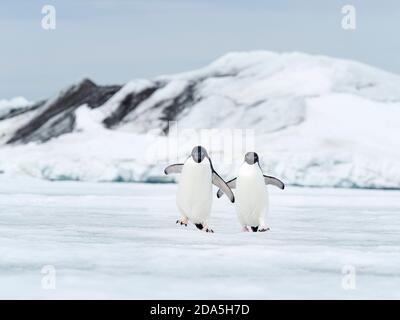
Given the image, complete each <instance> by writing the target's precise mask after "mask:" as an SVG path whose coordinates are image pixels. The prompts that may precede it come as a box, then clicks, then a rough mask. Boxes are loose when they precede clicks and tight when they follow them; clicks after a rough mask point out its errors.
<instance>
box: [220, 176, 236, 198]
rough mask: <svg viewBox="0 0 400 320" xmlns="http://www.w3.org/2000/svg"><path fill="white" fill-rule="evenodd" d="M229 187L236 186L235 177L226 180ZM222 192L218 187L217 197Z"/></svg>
mask: <svg viewBox="0 0 400 320" xmlns="http://www.w3.org/2000/svg"><path fill="white" fill-rule="evenodd" d="M226 184H227V185H228V187H229V188H231V189H235V188H236V178H233V179H231V180H229V181H227V182H226ZM223 194H224V192H223V191H222V190H221V189H218V192H217V198H221V197H222V195H223Z"/></svg>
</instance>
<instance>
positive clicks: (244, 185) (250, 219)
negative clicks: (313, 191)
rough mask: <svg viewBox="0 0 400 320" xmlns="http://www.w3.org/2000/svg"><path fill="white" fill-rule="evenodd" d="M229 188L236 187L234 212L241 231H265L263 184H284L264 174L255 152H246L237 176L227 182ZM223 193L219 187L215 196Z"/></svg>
mask: <svg viewBox="0 0 400 320" xmlns="http://www.w3.org/2000/svg"><path fill="white" fill-rule="evenodd" d="M227 184H228V187H229V188H231V189H234V188H236V203H235V207H236V213H237V215H238V218H239V222H240V224H241V225H242V227H243V229H242V231H245V232H246V231H250V230H249V227H250V228H251V230H252V231H253V232H257V231H259V232H265V231H267V230H269V228H268V227H267V226H266V224H265V220H264V218H265V215H266V213H267V211H268V191H267V188H265V185H269V184H271V185H273V186H275V187H278V188H280V189H282V190H283V189H285V185H284V183H283V182H282V181H280V180H279V179H277V178H274V177H271V176H266V175H264V174H263V172H262V169H261V167H260V162H259V158H258V155H257V153H255V152H248V153H246V155H245V157H244V162H243V164H242V165H241V166H240V168H239V171H238V176H237V177H236V178H234V179H232V180H230V181H228V182H227ZM223 193H224V190H223V189H219V190H218V192H217V197H218V198H220V197H221V196H222V194H223Z"/></svg>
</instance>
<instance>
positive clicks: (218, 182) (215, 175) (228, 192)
mask: <svg viewBox="0 0 400 320" xmlns="http://www.w3.org/2000/svg"><path fill="white" fill-rule="evenodd" d="M212 183H213V184H214V185H216V186H217V187H218V188H220V190H222V192H223V193H225V194H226V196H227V197H228V198H229V200H231V202H232V203H233V202H235V196H234V195H233V192H232V190H231V189H230V188H229V186H228V185H227V183H226V182H225V181H224V179H222V178H221V177H220V176H219V175H218V173H216V172H215V171H213V173H212Z"/></svg>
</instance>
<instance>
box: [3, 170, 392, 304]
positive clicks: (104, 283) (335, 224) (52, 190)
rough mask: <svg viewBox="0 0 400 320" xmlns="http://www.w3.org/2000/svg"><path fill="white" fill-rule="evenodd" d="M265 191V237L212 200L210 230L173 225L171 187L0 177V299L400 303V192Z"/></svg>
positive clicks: (221, 202)
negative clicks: (347, 278)
mask: <svg viewBox="0 0 400 320" xmlns="http://www.w3.org/2000/svg"><path fill="white" fill-rule="evenodd" d="M269 190H270V201H271V212H270V215H269V217H268V218H267V222H268V224H269V226H270V227H271V231H269V232H266V233H241V232H240V226H239V224H238V222H237V220H236V216H235V214H234V211H233V206H232V205H231V204H230V203H229V201H227V199H225V198H221V199H216V198H215V200H214V205H213V212H212V217H211V220H210V225H211V226H212V227H213V229H214V230H215V233H214V234H207V233H203V232H200V231H198V230H196V228H195V227H194V226H193V225H190V226H188V227H187V228H184V227H180V226H177V225H176V224H175V221H176V219H177V218H178V212H177V209H176V207H175V191H176V185H173V184H124V183H89V182H71V181H64V182H48V181H42V180H35V179H27V178H21V177H9V176H6V175H0V298H48V299H52V298H55V299H58V298H122V299H125V298H145V299H150V298H162V299H168V298H170V299H189V298H193V299H197V298H198V299H212V298H221V299H224V298H227V299H228V298H233V299H250V298H254V299H269V298H272V299H274V298H298V299H308V298H322V299H325V298H335V299H336V298H343V299H356V298H357V299H358V298H379V299H380V298H389V299H392V298H397V299H399V298H400V291H399V286H400V270H399V265H400V219H399V212H400V201H399V198H400V192H399V191H378V190H355V189H352V190H350V189H347V190H346V189H321V188H295V187H288V188H287V189H285V190H284V191H281V190H277V189H274V188H270V189H269ZM45 265H52V266H54V267H55V268H56V289H55V290H45V289H42V287H41V281H42V278H43V276H44V275H43V274H41V269H42V267H43V266H45ZM344 266H353V267H354V268H355V270H356V287H355V289H354V290H351V289H350V290H345V289H343V287H342V281H343V277H344V274H343V273H342V268H343V267H344Z"/></svg>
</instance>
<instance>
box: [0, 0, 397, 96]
mask: <svg viewBox="0 0 400 320" xmlns="http://www.w3.org/2000/svg"><path fill="white" fill-rule="evenodd" d="M45 4H50V5H54V6H55V8H56V19H57V20H56V30H52V31H45V30H43V29H42V28H41V20H42V17H43V15H42V13H41V9H42V7H43V5H45ZM345 4H352V5H354V6H355V8H356V10H357V11H356V14H357V16H356V17H357V20H356V30H353V31H345V30H343V29H342V27H341V20H342V17H343V15H342V13H341V8H342V6H343V5H345ZM399 31H400V1H398V0H382V1H377V0H353V1H350V0H348V1H339V0H330V1H321V0H308V1H301V0H279V1H276V0H270V1H268V0H264V1H257V0H256V1H244V0H243V1H234V0H230V1H228V0H220V1H215V0H214V1H211V0H203V1H191V0H168V1H167V0H154V1H152V0H148V1H145V0H141V1H127V0H114V1H111V0H92V1H90V0H87V1H84V0H83V1H82V0H80V1H78V0H72V1H71V0H70V1H51V0H45V1H37V0H31V1H22V0H16V1H8V3H4V2H2V3H1V4H0V39H1V42H0V50H1V51H0V99H4V98H5V99H9V98H12V97H14V96H24V97H26V98H28V99H30V100H37V99H41V98H47V97H49V96H51V95H53V94H55V93H56V92H58V91H59V90H60V89H62V88H64V87H65V86H68V85H69V84H71V83H72V82H75V81H78V80H79V79H81V78H83V77H89V78H91V79H92V80H94V81H95V82H97V83H99V84H123V83H125V82H127V81H128V80H130V79H134V78H140V77H153V76H156V75H159V74H165V73H176V72H182V71H187V70H191V69H194V68H198V67H202V66H204V65H206V64H208V63H210V62H211V61H212V60H214V59H216V58H218V57H219V56H221V55H223V54H224V53H227V52H229V51H248V50H262V49H264V50H271V51H278V52H283V51H302V52H306V53H316V54H324V55H329V56H333V57H341V58H348V59H354V60H358V61H361V62H364V63H368V64H371V65H374V66H376V67H380V68H383V69H386V70H388V71H392V72H395V73H399V74H400V54H399V53H400V40H399V39H400V37H399V36H398V33H399Z"/></svg>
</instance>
